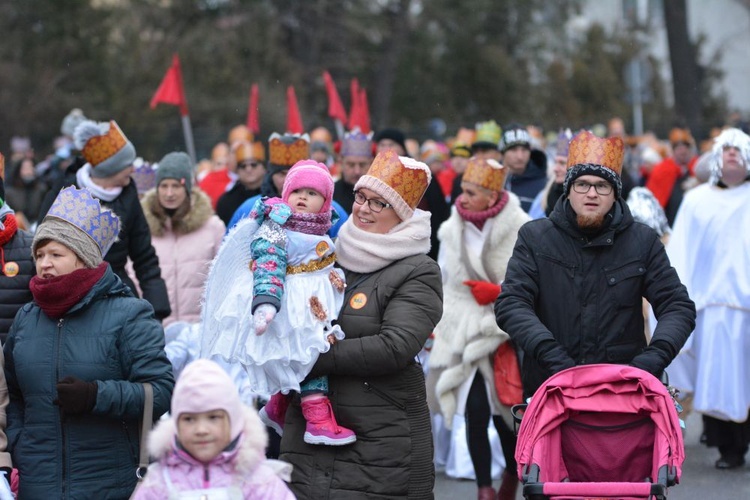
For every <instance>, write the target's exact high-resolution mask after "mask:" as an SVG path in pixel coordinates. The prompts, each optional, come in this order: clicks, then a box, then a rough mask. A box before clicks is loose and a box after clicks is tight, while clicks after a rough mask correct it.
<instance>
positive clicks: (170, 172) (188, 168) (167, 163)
mask: <svg viewBox="0 0 750 500" xmlns="http://www.w3.org/2000/svg"><path fill="white" fill-rule="evenodd" d="M164 179H177V180H178V181H180V183H181V184H182V185H184V186H185V190H186V191H187V192H188V195H189V194H190V190H191V189H193V161H192V160H191V159H190V156H188V154H187V153H184V152H182V151H178V152H175V153H169V154H167V155H166V156H165V157H164V158H162V159H161V161H160V162H159V168H157V169H156V185H157V186H158V185H159V184H160V183H161V181H163V180H164Z"/></svg>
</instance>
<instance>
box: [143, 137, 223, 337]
mask: <svg viewBox="0 0 750 500" xmlns="http://www.w3.org/2000/svg"><path fill="white" fill-rule="evenodd" d="M192 179H193V165H192V161H191V160H190V157H189V156H188V155H187V154H185V153H182V152H177V153H169V154H168V155H166V156H165V157H164V158H163V159H162V160H161V161H160V162H159V168H158V169H157V170H156V189H154V190H151V191H148V192H147V193H146V194H145V195H144V196H143V199H142V200H141V206H142V207H143V213H144V214H145V216H146V221H147V222H148V227H149V230H150V232H151V242H152V244H153V245H154V248H155V249H156V254H157V255H158V257H159V265H160V266H161V276H162V278H163V279H164V281H165V282H166V284H167V292H168V294H169V305H170V307H171V308H172V314H171V315H170V316H168V317H167V318H165V319H164V321H163V324H164V326H167V325H169V324H170V323H173V322H175V321H187V322H189V323H196V322H198V321H200V315H201V305H200V302H201V296H202V293H203V284H204V282H205V280H206V276H207V275H208V268H209V265H210V263H211V261H212V260H213V258H214V257H215V256H216V252H218V251H219V246H220V245H221V240H222V239H223V237H224V232H225V227H224V223H223V222H221V219H219V217H217V216H216V215H215V214H214V211H213V209H212V208H211V200H210V199H209V198H208V196H207V195H206V194H205V193H203V191H201V190H200V189H199V188H197V187H192V182H193V181H192Z"/></svg>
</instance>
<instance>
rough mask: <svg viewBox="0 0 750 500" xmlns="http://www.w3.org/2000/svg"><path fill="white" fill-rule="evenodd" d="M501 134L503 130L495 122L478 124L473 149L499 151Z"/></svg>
mask: <svg viewBox="0 0 750 500" xmlns="http://www.w3.org/2000/svg"><path fill="white" fill-rule="evenodd" d="M501 134H502V129H501V128H500V125H498V124H497V122H496V121H495V120H490V121H486V122H480V123H477V125H476V136H475V137H474V142H473V143H472V147H474V148H494V149H497V147H498V144H499V143H500V135H501Z"/></svg>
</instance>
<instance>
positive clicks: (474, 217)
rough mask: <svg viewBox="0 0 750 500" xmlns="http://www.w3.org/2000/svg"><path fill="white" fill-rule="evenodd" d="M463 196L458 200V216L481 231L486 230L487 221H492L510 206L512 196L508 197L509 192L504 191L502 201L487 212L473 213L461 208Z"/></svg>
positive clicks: (501, 196)
mask: <svg viewBox="0 0 750 500" xmlns="http://www.w3.org/2000/svg"><path fill="white" fill-rule="evenodd" d="M461 196H463V195H460V196H459V197H458V198H456V211H457V212H458V215H460V216H461V218H462V219H463V220H465V221H466V222H471V223H472V224H474V225H475V226H477V227H478V228H479V230H480V231H481V230H482V228H484V223H485V222H487V219H491V218H493V217H494V216H496V215H497V214H499V213H500V212H501V211H502V210H503V208H505V205H507V204H508V199H509V198H510V196H509V195H508V192H507V191H503V192H502V194H501V195H500V199H499V200H497V203H495V204H494V205H492V206H491V207H490V208H488V209H487V210H482V211H481V212H471V211H469V210H466V209H465V208H462V207H461Z"/></svg>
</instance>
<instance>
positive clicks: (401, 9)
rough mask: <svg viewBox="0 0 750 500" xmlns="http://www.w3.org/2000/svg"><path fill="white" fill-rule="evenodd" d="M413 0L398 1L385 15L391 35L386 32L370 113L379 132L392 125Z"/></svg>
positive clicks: (392, 3)
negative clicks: (398, 70) (393, 101)
mask: <svg viewBox="0 0 750 500" xmlns="http://www.w3.org/2000/svg"><path fill="white" fill-rule="evenodd" d="M410 4H411V0H397V1H394V2H391V5H390V6H389V7H388V8H387V9H386V10H385V12H384V13H383V14H384V15H385V16H386V17H387V22H386V26H389V27H390V30H389V32H387V33H383V39H384V42H383V50H382V51H381V52H380V58H381V59H380V63H379V64H378V71H377V73H376V76H375V80H374V87H375V88H374V89H373V90H374V92H373V106H372V109H371V110H370V112H371V114H372V120H373V125H374V127H373V128H375V129H378V128H383V127H387V126H389V125H390V123H389V120H390V116H391V113H390V111H391V110H390V107H391V98H392V97H393V86H394V84H395V82H396V71H397V69H398V63H399V60H400V59H401V54H402V53H403V52H404V48H405V47H406V43H407V39H408V36H409V6H410Z"/></svg>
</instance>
